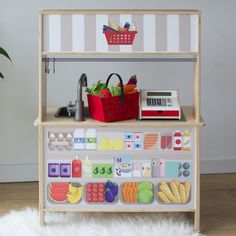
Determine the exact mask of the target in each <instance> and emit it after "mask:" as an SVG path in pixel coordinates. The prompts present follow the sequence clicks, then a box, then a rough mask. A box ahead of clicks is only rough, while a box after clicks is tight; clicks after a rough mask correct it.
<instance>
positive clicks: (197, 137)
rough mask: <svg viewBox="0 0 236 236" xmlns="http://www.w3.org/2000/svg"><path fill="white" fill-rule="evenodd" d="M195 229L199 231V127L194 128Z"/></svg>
mask: <svg viewBox="0 0 236 236" xmlns="http://www.w3.org/2000/svg"><path fill="white" fill-rule="evenodd" d="M195 197H196V199H195V208H196V210H195V213H194V225H195V230H197V231H200V128H199V127H196V128H195Z"/></svg>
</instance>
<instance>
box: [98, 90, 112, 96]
mask: <svg viewBox="0 0 236 236" xmlns="http://www.w3.org/2000/svg"><path fill="white" fill-rule="evenodd" d="M98 96H99V97H101V98H109V97H111V93H110V91H109V90H108V89H103V90H102V91H100V92H99V94H98Z"/></svg>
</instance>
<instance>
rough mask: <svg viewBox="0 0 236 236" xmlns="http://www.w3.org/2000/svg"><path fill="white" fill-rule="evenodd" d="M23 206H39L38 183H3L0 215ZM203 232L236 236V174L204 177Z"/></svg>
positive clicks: (0, 188) (202, 185) (222, 235)
mask: <svg viewBox="0 0 236 236" xmlns="http://www.w3.org/2000/svg"><path fill="white" fill-rule="evenodd" d="M24 207H35V208H37V207H38V183H37V182H33V183H11V184H0V215H4V214H6V213H8V212H9V211H10V210H20V209H22V208H24ZM201 230H202V232H203V233H204V234H205V235H211V236H219V235H221V236H226V235H227V236H236V174H214V175H213V174H211V175H202V176H201Z"/></svg>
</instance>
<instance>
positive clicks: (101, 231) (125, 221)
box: [0, 208, 200, 236]
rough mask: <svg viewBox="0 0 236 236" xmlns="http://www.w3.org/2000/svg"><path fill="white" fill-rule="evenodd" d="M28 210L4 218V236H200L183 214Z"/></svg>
mask: <svg viewBox="0 0 236 236" xmlns="http://www.w3.org/2000/svg"><path fill="white" fill-rule="evenodd" d="M46 222H47V225H46V226H45V227H39V216H38V210H36V209H30V208H27V209H25V210H23V211H19V212H16V211H12V212H10V213H9V214H7V215H5V216H2V217H0V235H1V236H39V235H40V236H190V235H191V236H200V234H199V233H196V232H194V230H193V228H192V226H191V224H190V223H189V222H188V221H187V219H186V218H185V217H184V215H183V214H167V213H162V214H157V213H47V214H46Z"/></svg>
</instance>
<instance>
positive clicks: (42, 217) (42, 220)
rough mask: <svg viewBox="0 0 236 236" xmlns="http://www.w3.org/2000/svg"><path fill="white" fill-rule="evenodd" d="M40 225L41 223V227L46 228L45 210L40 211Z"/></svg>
mask: <svg viewBox="0 0 236 236" xmlns="http://www.w3.org/2000/svg"><path fill="white" fill-rule="evenodd" d="M39 223H40V226H44V211H43V209H41V210H39Z"/></svg>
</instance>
